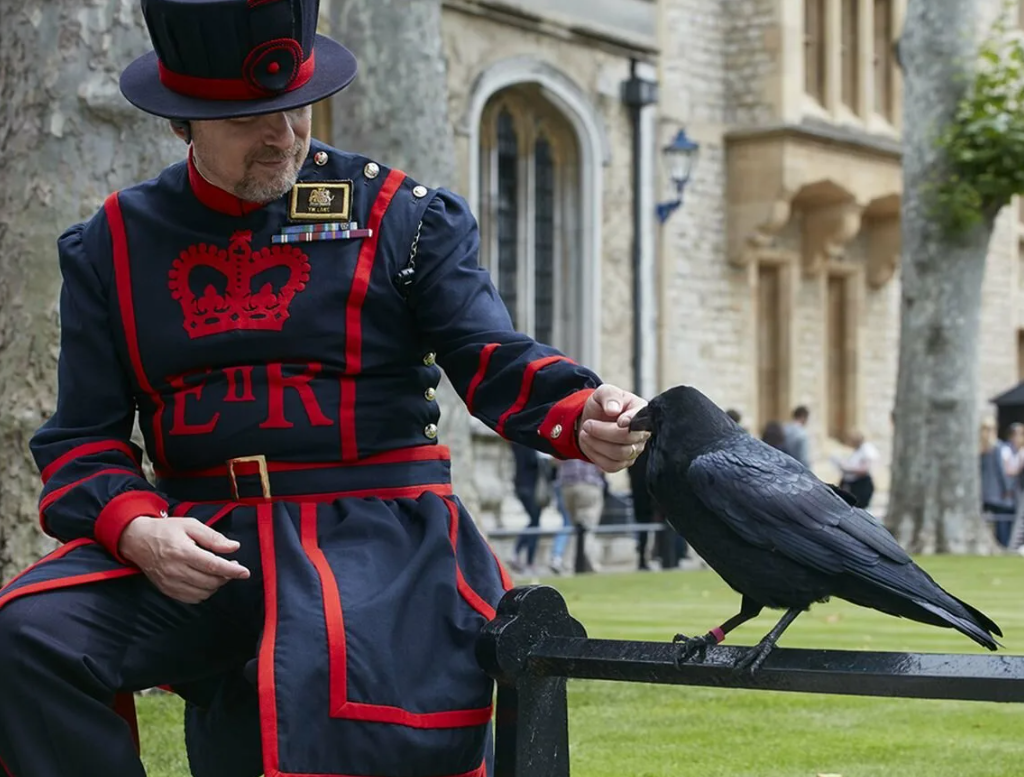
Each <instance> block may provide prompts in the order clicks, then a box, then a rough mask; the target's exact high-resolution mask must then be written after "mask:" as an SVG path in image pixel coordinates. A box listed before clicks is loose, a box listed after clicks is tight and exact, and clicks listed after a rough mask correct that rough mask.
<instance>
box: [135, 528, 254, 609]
mask: <svg viewBox="0 0 1024 777" xmlns="http://www.w3.org/2000/svg"><path fill="white" fill-rule="evenodd" d="M238 547H239V544H238V542H237V541H236V540H231V539H228V538H227V537H225V536H224V535H223V534H221V533H220V532H218V531H215V530H214V529H211V528H210V527H209V526H207V525H206V524H205V523H201V522H200V521H197V520H196V519H195V518H152V517H149V516H145V515H142V516H139V517H138V518H136V519H135V520H133V521H132V522H131V523H129V524H128V526H127V527H126V528H125V530H124V533H123V534H122V535H121V542H120V544H119V545H118V552H119V553H120V554H121V555H122V556H124V557H125V558H126V559H128V561H131V562H132V563H133V564H135V565H136V566H137V567H138V568H139V569H141V570H142V572H143V573H144V574H145V575H146V577H148V578H149V579H150V581H151V582H152V583H153V585H155V586H156V587H157V588H158V589H159V590H160V592H161V593H163V594H166V595H167V596H169V597H171V598H172V599H177V600H178V601H179V602H184V603H185V604H198V603H199V602H202V601H205V600H206V599H208V598H209V597H210V596H212V595H213V594H214V592H215V591H217V589H219V588H220V587H221V586H222V585H224V584H225V583H227V582H228V581H229V580H246V579H248V577H249V570H248V569H246V568H245V567H243V566H242V565H241V564H239V563H238V562H237V561H228V560H227V559H226V558H222V557H221V556H218V555H216V554H217V553H231V552H233V551H236V550H238Z"/></svg>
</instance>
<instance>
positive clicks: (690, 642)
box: [672, 634, 718, 666]
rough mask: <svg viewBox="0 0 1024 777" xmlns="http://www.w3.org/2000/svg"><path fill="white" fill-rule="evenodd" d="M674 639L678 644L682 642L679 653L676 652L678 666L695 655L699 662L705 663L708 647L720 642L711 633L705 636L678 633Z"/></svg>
mask: <svg viewBox="0 0 1024 777" xmlns="http://www.w3.org/2000/svg"><path fill="white" fill-rule="evenodd" d="M672 641H673V642H674V643H677V644H678V643H682V644H681V646H680V648H679V653H677V654H676V666H682V665H683V664H685V663H686V662H687V661H689V660H690V659H692V658H694V657H695V656H696V658H697V662H698V663H703V662H704V659H705V658H707V655H708V647H710V646H711V645H717V644H718V640H716V639H715V638H714V636H713V635H711V634H705V635H704V636H703V637H688V636H686V635H685V634H676V635H675V636H674V637H673V638H672Z"/></svg>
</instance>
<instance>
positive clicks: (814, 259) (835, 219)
mask: <svg viewBox="0 0 1024 777" xmlns="http://www.w3.org/2000/svg"><path fill="white" fill-rule="evenodd" d="M863 212H864V208H863V207H862V206H860V205H858V204H857V203H856V202H852V201H846V202H835V203H831V204H829V205H822V206H819V207H808V208H805V209H804V223H803V227H804V229H803V258H804V273H805V274H807V275H809V276H816V275H818V273H820V272H821V271H822V269H824V268H825V266H826V265H827V264H828V263H829V262H830V261H832V260H835V259H839V258H841V257H842V255H843V253H844V251H845V249H846V245H847V243H849V242H850V241H851V240H853V238H855V237H856V236H857V233H858V232H860V225H861V214H862V213H863Z"/></svg>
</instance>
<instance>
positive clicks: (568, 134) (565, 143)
mask: <svg viewBox="0 0 1024 777" xmlns="http://www.w3.org/2000/svg"><path fill="white" fill-rule="evenodd" d="M480 195H481V196H480V229H481V238H482V244H481V263H482V264H483V266H484V267H486V268H487V269H488V270H489V271H490V273H491V276H492V277H493V278H494V282H495V285H496V286H497V287H498V292H499V294H501V298H502V300H503V301H504V302H505V305H506V307H507V308H508V311H509V314H510V315H511V317H512V321H513V323H514V324H515V326H516V328H517V329H519V330H520V331H522V332H525V333H527V334H529V335H532V336H533V337H535V338H536V339H537V340H539V341H541V342H544V343H548V344H550V345H554V346H555V347H557V348H560V349H561V350H563V351H565V352H566V353H568V354H569V355H571V356H577V357H578V356H579V354H580V352H581V350H582V346H581V342H582V335H581V331H580V327H581V318H582V315H581V302H580V299H581V294H582V293H583V289H582V283H580V282H579V279H580V278H581V276H582V273H581V272H580V262H581V261H582V257H581V256H580V252H579V246H580V245H581V240H580V235H579V231H580V223H581V222H580V212H579V207H580V202H581V191H580V169H579V148H578V144H577V140H576V134H575V132H574V130H573V128H572V126H571V125H570V124H569V122H568V121H567V120H566V118H565V117H564V116H563V115H562V114H561V113H560V112H559V110H558V109H557V108H556V107H555V106H554V105H553V104H552V103H551V102H550V101H548V100H547V99H546V98H545V97H544V94H543V91H542V90H541V88H540V87H538V86H536V85H520V86H514V87H510V88H508V89H504V90H502V91H500V92H498V93H496V94H495V95H494V96H493V97H491V99H490V100H489V101H488V103H487V106H486V107H485V109H484V113H483V118H482V121H481V132H480Z"/></svg>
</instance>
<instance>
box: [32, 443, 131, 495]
mask: <svg viewBox="0 0 1024 777" xmlns="http://www.w3.org/2000/svg"><path fill="white" fill-rule="evenodd" d="M105 451H120V452H121V453H124V454H125V455H126V456H128V457H129V458H131V460H132V461H134V462H135V463H136V464H138V465H139V466H140V467H141V462H140V461H139V458H138V455H137V454H136V452H135V450H134V449H133V448H132V447H131V446H130V445H129V444H128V443H126V442H124V441H123V440H97V441H96V442H87V443H84V444H82V445H76V446H75V447H74V448H72V449H71V450H69V451H67V452H66V453H62V454H61V455H60V456H58V457H57V458H56V459H54V460H53V461H51V462H50V463H49V464H47V465H46V466H45V467H43V471H42V473H41V475H40V477H42V480H43V485H44V486H45V485H46V482H47V481H48V480H49V479H50V478H52V477H53V476H54V475H55V474H57V470H59V469H61V468H62V467H64V466H65V465H66V464H68V463H69V462H71V461H72V460H74V459H78V458H82V457H84V456H92V455H93V454H96V453H103V452H105ZM140 471H141V470H140Z"/></svg>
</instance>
